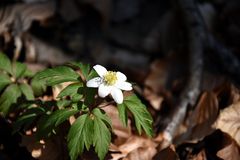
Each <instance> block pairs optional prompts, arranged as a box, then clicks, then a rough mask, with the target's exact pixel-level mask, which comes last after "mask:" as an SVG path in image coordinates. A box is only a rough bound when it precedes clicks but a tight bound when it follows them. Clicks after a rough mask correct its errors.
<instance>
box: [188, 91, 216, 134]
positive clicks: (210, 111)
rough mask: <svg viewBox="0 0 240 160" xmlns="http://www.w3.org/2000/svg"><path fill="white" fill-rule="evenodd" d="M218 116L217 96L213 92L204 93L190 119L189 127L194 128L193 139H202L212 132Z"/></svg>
mask: <svg viewBox="0 0 240 160" xmlns="http://www.w3.org/2000/svg"><path fill="white" fill-rule="evenodd" d="M217 116H218V100H217V96H216V95H215V94H214V93H212V92H204V93H203V94H202V95H201V97H200V100H199V101H198V104H197V107H196V109H195V110H194V112H193V113H192V114H191V117H190V119H189V127H192V133H191V137H192V138H201V137H203V136H205V135H208V134H209V133H210V132H211V131H212V127H211V126H212V124H213V123H214V122H215V120H216V119H217Z"/></svg>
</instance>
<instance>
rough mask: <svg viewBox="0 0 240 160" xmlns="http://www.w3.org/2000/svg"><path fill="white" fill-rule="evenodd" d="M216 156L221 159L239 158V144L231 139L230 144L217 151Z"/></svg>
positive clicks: (235, 159) (231, 159)
mask: <svg viewBox="0 0 240 160" xmlns="http://www.w3.org/2000/svg"><path fill="white" fill-rule="evenodd" d="M217 156H218V157H220V158H222V159H223V160H239V159H240V151H239V146H238V145H237V143H236V142H235V141H232V143H231V144H230V145H228V146H227V147H225V148H223V149H221V150H219V151H218V152H217Z"/></svg>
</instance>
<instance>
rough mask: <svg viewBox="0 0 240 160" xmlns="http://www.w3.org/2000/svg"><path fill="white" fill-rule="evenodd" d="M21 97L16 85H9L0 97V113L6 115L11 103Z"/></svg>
mask: <svg viewBox="0 0 240 160" xmlns="http://www.w3.org/2000/svg"><path fill="white" fill-rule="evenodd" d="M20 96H21V90H20V88H19V87H18V85H17V84H11V85H9V86H8V87H7V88H6V89H5V90H4V92H3V94H2V95H1V97H0V111H1V112H3V114H4V115H6V114H7V113H8V112H9V109H10V107H11V105H12V104H13V103H16V102H17V99H18V98H19V97H20Z"/></svg>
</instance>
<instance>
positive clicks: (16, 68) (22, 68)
mask: <svg viewBox="0 0 240 160" xmlns="http://www.w3.org/2000/svg"><path fill="white" fill-rule="evenodd" d="M26 70H27V65H26V64H23V63H20V62H14V63H12V72H13V76H14V77H16V78H19V77H21V76H22V75H23V74H24V73H25V72H26Z"/></svg>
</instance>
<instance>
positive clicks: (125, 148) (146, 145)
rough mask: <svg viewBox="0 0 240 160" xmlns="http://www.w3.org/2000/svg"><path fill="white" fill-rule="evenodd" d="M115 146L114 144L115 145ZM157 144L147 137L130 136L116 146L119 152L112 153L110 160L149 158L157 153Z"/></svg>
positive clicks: (146, 159)
mask: <svg viewBox="0 0 240 160" xmlns="http://www.w3.org/2000/svg"><path fill="white" fill-rule="evenodd" d="M115 147H116V146H115ZM156 147H157V144H156V143H155V142H154V141H153V140H152V139H148V138H143V137H139V136H132V137H130V138H129V139H128V140H127V141H126V142H125V143H124V144H122V145H120V146H118V151H119V152H120V153H112V154H111V156H112V157H113V158H112V160H118V159H120V158H123V160H150V159H152V157H153V156H154V155H155V154H156V153H157V149H156Z"/></svg>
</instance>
